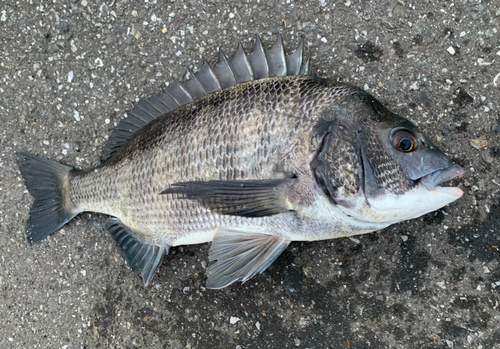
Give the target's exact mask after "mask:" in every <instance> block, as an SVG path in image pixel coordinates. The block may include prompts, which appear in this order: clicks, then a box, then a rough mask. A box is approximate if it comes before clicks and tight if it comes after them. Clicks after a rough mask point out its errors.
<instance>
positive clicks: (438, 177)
mask: <svg viewBox="0 0 500 349" xmlns="http://www.w3.org/2000/svg"><path fill="white" fill-rule="evenodd" d="M463 174H464V170H463V168H462V167H460V166H459V165H457V164H455V165H453V166H450V167H447V168H444V169H441V170H437V171H434V172H432V173H429V174H428V175H425V176H423V177H421V178H419V179H418V180H417V182H420V183H421V184H422V185H423V186H424V187H426V188H427V190H429V191H434V190H438V191H444V190H445V191H447V192H450V194H452V195H457V196H462V194H463V192H462V190H460V189H459V188H455V187H442V186H441V184H442V183H444V182H447V181H450V180H452V179H454V178H457V177H460V176H462V175H463Z"/></svg>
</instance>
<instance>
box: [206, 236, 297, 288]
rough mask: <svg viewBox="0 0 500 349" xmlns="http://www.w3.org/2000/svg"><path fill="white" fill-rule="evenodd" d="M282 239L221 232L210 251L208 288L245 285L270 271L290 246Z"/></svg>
mask: <svg viewBox="0 0 500 349" xmlns="http://www.w3.org/2000/svg"><path fill="white" fill-rule="evenodd" d="M290 242H291V241H290V240H287V239H285V238H283V237H280V236H274V235H267V234H261V233H255V232H248V231H245V230H242V229H234V228H219V229H218V230H217V232H216V233H215V236H214V240H213V242H212V247H211V248H210V254H209V259H210V261H214V260H217V262H215V263H214V264H212V265H211V266H209V267H208V269H207V285H206V286H207V288H210V289H219V288H223V287H226V286H228V285H230V284H232V283H233V282H236V281H241V282H245V281H247V280H248V279H250V278H252V277H253V276H254V275H256V274H259V273H262V272H263V271H264V270H266V269H267V268H268V267H269V266H270V265H271V264H272V263H273V262H274V261H275V260H276V258H278V256H279V255H280V254H281V252H283V250H284V249H285V248H286V247H287V246H288V245H289V244H290Z"/></svg>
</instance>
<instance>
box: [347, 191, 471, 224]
mask: <svg viewBox="0 0 500 349" xmlns="http://www.w3.org/2000/svg"><path fill="white" fill-rule="evenodd" d="M462 195H463V191H462V190H461V189H460V188H457V187H442V186H436V187H435V188H434V190H429V189H427V188H426V186H425V185H423V184H422V183H418V184H417V185H416V186H415V187H414V188H413V189H412V190H410V191H408V192H406V193H405V194H403V195H395V194H385V195H381V196H379V197H376V198H370V199H367V204H361V205H359V206H358V209H357V213H358V215H359V216H360V218H361V219H366V220H368V221H370V222H387V223H390V224H391V223H396V222H401V221H404V220H409V219H413V218H417V217H420V216H422V215H424V214H426V213H429V212H432V211H435V210H437V209H440V208H441V207H444V206H446V205H448V204H450V203H452V202H453V201H455V200H457V199H459V198H461V197H462Z"/></svg>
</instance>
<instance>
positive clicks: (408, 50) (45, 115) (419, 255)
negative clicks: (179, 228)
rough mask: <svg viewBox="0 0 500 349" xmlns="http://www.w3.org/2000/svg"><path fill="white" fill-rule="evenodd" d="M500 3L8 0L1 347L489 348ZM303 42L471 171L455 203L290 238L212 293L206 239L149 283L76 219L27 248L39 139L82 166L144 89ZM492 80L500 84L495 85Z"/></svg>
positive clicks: (1, 121)
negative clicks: (364, 228)
mask: <svg viewBox="0 0 500 349" xmlns="http://www.w3.org/2000/svg"><path fill="white" fill-rule="evenodd" d="M499 8H500V2H499V1H498V0H490V1H462V0H460V1H414V2H411V1H408V0H403V1H401V0H399V1H395V0H394V1H393V0H389V1H355V0H345V1H339V2H332V1H327V0H321V1H301V2H296V1H291V0H287V1H283V2H281V1H272V0H270V1H260V2H253V1H241V2H238V1H224V2H223V1H200V0H191V1H186V2H182V1H167V2H164V1H153V0H150V1H149V2H148V1H146V2H142V1H133V2H132V1H120V0H117V1H115V0H110V1H107V2H101V1H96V2H94V1H90V0H83V1H59V0H58V1H56V0H54V1H51V2H44V3H43V5H40V4H38V2H37V1H33V2H28V1H7V0H4V1H2V3H1V4H0V47H1V49H0V135H1V137H0V145H1V146H0V153H1V158H0V178H1V180H0V197H1V202H0V224H1V226H0V232H1V235H0V255H1V259H0V287H1V293H0V295H1V301H0V347H1V348H139V347H141V348H216V347H217V348H241V349H243V348H455V349H456V348H476V349H481V348H483V349H489V348H500V344H499V342H500V312H499V307H500V305H499V301H500V296H499V292H500V268H499V262H500V258H499V255H500V252H499V245H500V175H499V174H500V166H499V162H498V161H499V155H500V121H499V110H500V99H499V92H500V75H499V74H500V63H499V62H500V44H499V38H500V33H499V31H500V23H499V22H500V10H499ZM278 32H281V33H282V34H283V37H284V40H285V43H286V47H287V49H288V50H289V51H290V50H292V49H293V48H295V46H296V45H297V44H298V42H299V38H300V37H301V36H302V35H304V36H305V38H306V42H307V51H308V52H310V53H311V56H312V58H313V62H314V72H315V74H316V75H318V76H321V77H329V78H335V79H339V80H341V81H345V82H349V83H354V84H356V85H358V86H361V87H364V88H365V89H366V90H368V91H369V92H370V93H372V94H373V95H375V96H376V97H377V98H379V99H380V100H381V101H382V102H383V103H384V104H386V105H387V106H389V107H390V108H391V109H393V110H394V111H396V112H398V113H399V114H401V115H402V116H405V117H407V118H409V119H411V120H412V121H414V122H415V123H418V125H419V126H420V127H421V128H422V129H424V130H425V132H426V133H427V134H428V135H429V136H430V138H431V139H432V140H434V141H435V142H436V144H438V145H439V146H440V147H441V148H442V149H443V150H445V151H446V152H447V153H448V154H450V155H451V156H453V157H454V159H455V161H456V162H457V163H459V164H460V165H462V166H463V168H464V169H465V175H464V176H463V177H461V178H460V179H458V180H455V181H454V184H455V185H458V186H459V187H461V188H462V189H463V190H464V192H465V194H464V196H463V197H462V198H461V199H460V200H458V201H456V202H455V203H453V204H452V205H450V206H448V207H445V208H443V209H441V210H439V211H437V212H435V213H431V214H428V215H426V216H424V217H421V218H418V219H415V220H412V221H409V222H404V223H400V224H396V225H394V226H391V227H389V228H387V229H385V230H383V231H380V232H376V233H372V234H367V235H362V236H356V237H353V238H346V239H339V240H329V241H321V242H311V243H293V244H292V245H291V246H290V247H289V248H288V249H287V250H286V251H285V252H284V253H283V255H282V256H281V257H280V258H279V259H278V260H277V261H276V262H275V263H274V264H273V265H272V266H271V267H270V268H269V269H268V270H267V271H265V272H264V273H263V274H261V275H259V276H257V277H254V278H253V279H251V280H250V281H249V282H247V283H245V284H243V285H234V286H231V287H228V288H225V289H222V290H216V291H215V290H206V289H205V288H204V284H205V267H206V263H207V262H208V258H207V256H208V248H209V246H208V245H207V244H205V245H193V246H183V247H178V248H175V249H173V251H172V254H171V255H169V256H167V257H166V258H165V259H164V262H163V264H162V266H161V268H160V270H159V273H158V274H157V276H156V277H155V278H154V280H153V281H152V284H151V285H150V286H148V287H147V288H144V287H143V285H142V282H141V279H140V277H139V276H138V275H137V273H134V272H131V271H130V270H129V269H128V268H127V266H126V265H125V263H124V261H123V260H122V258H121V257H120V255H119V253H118V251H117V249H116V247H115V244H114V242H113V241H112V238H111V236H110V235H109V234H108V233H107V232H106V231H105V230H104V228H103V223H104V220H105V219H106V217H105V216H103V215H98V214H89V213H84V214H81V215H79V216H78V217H76V218H75V219H74V220H72V221H71V222H70V223H69V224H67V225H66V226H64V228H63V229H61V230H59V231H58V232H56V233H54V234H53V235H51V236H50V237H49V238H47V239H46V240H44V241H42V242H40V243H37V244H35V245H33V246H29V245H28V244H27V242H26V239H25V222H26V219H27V217H28V212H29V207H30V205H31V202H32V198H31V196H30V195H29V194H28V192H27V191H26V188H25V186H24V184H23V181H22V179H21V177H20V174H19V172H18V168H17V165H16V155H15V153H16V152H17V151H30V152H33V153H36V154H39V155H42V156H45V157H48V158H51V159H55V160H58V161H61V162H63V163H66V164H70V165H73V166H75V167H78V168H82V169H89V168H92V167H93V166H96V165H97V164H98V163H99V154H100V151H101V149H102V147H103V145H104V144H105V142H106V139H107V137H108V136H109V135H110V133H111V131H112V129H113V127H114V126H115V125H116V124H117V123H118V122H119V120H120V119H121V118H122V117H123V115H124V113H125V112H126V111H127V110H129V109H130V108H131V106H132V105H133V103H134V102H135V101H137V100H138V99H139V98H142V97H149V96H152V95H155V94H157V93H159V92H160V91H161V89H162V88H163V87H165V86H166V83H168V82H170V81H172V80H173V79H174V78H177V79H179V80H182V79H184V78H185V74H186V67H191V68H192V69H194V70H196V69H197V68H199V67H201V65H202V63H203V60H205V59H207V60H208V61H210V62H214V61H215V60H216V57H217V55H216V54H217V48H218V47H219V46H222V47H223V48H224V49H225V50H226V52H227V53H228V54H229V55H231V54H232V53H234V52H235V50H236V45H237V43H238V41H241V42H242V43H243V46H244V47H245V48H246V49H247V50H249V49H250V48H251V47H252V46H253V41H254V34H256V33H258V34H260V35H261V37H262V39H263V42H264V44H265V45H266V47H269V46H270V45H271V44H272V43H273V42H274V40H275V38H276V33H278ZM495 78H496V79H495Z"/></svg>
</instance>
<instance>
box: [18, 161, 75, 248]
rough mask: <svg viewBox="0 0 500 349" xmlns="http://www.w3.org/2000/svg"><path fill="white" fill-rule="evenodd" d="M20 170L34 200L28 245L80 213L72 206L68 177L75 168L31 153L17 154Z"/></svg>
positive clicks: (28, 231) (44, 236)
mask: <svg viewBox="0 0 500 349" xmlns="http://www.w3.org/2000/svg"><path fill="white" fill-rule="evenodd" d="M18 163H19V171H21V175H22V176H23V178H24V181H25V183H26V187H27V188H28V191H29V192H30V194H31V195H32V196H33V197H34V198H35V202H33V206H31V210H30V218H29V219H28V222H27V224H26V235H27V239H28V242H29V243H34V242H37V241H40V240H43V239H44V238H46V237H47V236H49V235H50V234H52V233H53V232H55V231H56V230H57V229H59V228H60V227H62V226H63V225H64V224H66V223H67V222H68V221H70V220H71V219H72V218H73V217H74V216H75V215H76V214H77V213H78V212H74V209H73V208H72V207H71V206H72V204H71V199H70V197H69V180H68V174H69V172H70V171H71V170H72V169H73V168H72V167H70V166H66V165H62V164H60V163H58V162H56V161H53V160H49V159H45V158H42V157H39V156H36V155H33V154H30V153H26V152H20V153H18Z"/></svg>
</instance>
